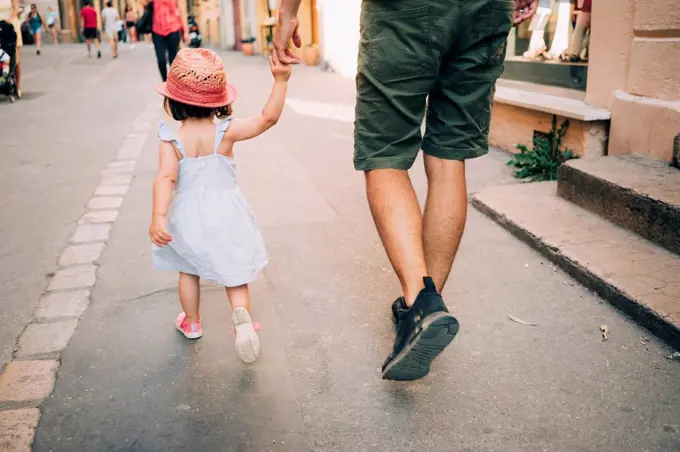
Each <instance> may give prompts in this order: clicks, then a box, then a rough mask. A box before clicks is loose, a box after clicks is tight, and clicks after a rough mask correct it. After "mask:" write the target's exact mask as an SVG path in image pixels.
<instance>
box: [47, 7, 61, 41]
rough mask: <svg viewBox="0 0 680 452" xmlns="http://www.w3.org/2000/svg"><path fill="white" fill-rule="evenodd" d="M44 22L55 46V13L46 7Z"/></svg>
mask: <svg viewBox="0 0 680 452" xmlns="http://www.w3.org/2000/svg"><path fill="white" fill-rule="evenodd" d="M45 22H46V23H47V31H48V32H49V33H50V35H51V36H52V42H54V43H55V44H57V43H58V42H59V40H58V39H57V12H56V11H55V10H54V9H52V7H51V6H48V7H47V14H45Z"/></svg>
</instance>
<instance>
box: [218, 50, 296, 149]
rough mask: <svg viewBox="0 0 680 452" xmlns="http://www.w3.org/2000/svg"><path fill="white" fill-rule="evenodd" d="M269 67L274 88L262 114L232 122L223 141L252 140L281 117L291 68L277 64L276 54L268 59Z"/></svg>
mask: <svg viewBox="0 0 680 452" xmlns="http://www.w3.org/2000/svg"><path fill="white" fill-rule="evenodd" d="M269 65H270V67H271V71H272V75H273V76H274V86H273V87H272V92H271V94H270V95H269V100H267V103H266V104H265V105H264V108H263V109H262V113H261V114H260V116H256V117H254V118H249V119H241V120H234V121H232V123H231V124H230V126H229V128H228V129H227V132H226V133H225V135H224V139H225V140H228V141H230V142H232V143H235V142H237V141H244V140H248V139H250V138H254V137H256V136H258V135H261V134H262V133H264V132H265V131H267V130H268V129H270V128H271V127H272V126H273V125H274V124H276V123H277V122H278V120H279V118H280V117H281V112H282V111H283V104H284V103H285V101H286V91H287V90H288V79H289V78H290V74H291V72H292V68H291V66H290V65H286V64H282V63H279V61H278V59H277V57H276V53H273V54H272V56H271V58H270V59H269Z"/></svg>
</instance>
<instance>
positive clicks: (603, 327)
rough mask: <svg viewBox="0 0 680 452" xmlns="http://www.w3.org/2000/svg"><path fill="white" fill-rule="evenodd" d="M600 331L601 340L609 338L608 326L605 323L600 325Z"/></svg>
mask: <svg viewBox="0 0 680 452" xmlns="http://www.w3.org/2000/svg"><path fill="white" fill-rule="evenodd" d="M600 331H602V340H603V341H606V340H607V339H608V338H609V327H608V326H607V325H600Z"/></svg>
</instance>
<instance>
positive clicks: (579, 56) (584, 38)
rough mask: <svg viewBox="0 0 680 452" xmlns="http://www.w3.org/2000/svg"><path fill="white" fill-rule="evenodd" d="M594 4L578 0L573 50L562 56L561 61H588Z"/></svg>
mask: <svg viewBox="0 0 680 452" xmlns="http://www.w3.org/2000/svg"><path fill="white" fill-rule="evenodd" d="M592 3H593V2H592V0H576V7H575V14H576V23H575V25H574V33H573V34H572V35H571V48H570V49H569V50H567V51H565V52H563V53H562V54H561V55H560V60H562V61H567V62H578V61H588V37H589V35H590V14H591V11H592V7H593V5H592Z"/></svg>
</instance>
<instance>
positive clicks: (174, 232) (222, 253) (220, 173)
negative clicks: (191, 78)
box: [152, 119, 267, 287]
mask: <svg viewBox="0 0 680 452" xmlns="http://www.w3.org/2000/svg"><path fill="white" fill-rule="evenodd" d="M216 127H217V132H216V133H215V145H214V150H213V154H212V155H208V156H205V157H195V158H189V157H187V156H186V153H185V151H184V147H183V146H182V143H181V142H180V141H179V139H178V138H177V137H176V136H175V134H174V133H173V132H172V130H170V129H169V128H168V127H167V126H166V125H165V124H164V123H163V122H162V121H161V124H160V126H159V129H158V136H159V138H160V139H161V140H163V141H168V142H171V143H173V144H174V146H175V147H176V148H177V150H178V151H179V152H180V153H181V154H182V157H183V158H182V159H181V160H180V162H179V175H178V178H177V183H176V184H175V193H174V197H173V200H172V203H171V205H170V209H169V210H168V215H167V228H168V232H169V233H170V235H171V236H172V242H170V244H169V245H166V246H164V247H157V246H156V245H153V249H152V251H153V260H154V266H155V268H156V269H158V270H174V271H180V272H183V273H187V274H190V275H197V276H199V277H200V278H201V279H204V280H209V281H215V282H217V283H218V284H221V285H224V286H227V287H234V286H240V285H242V284H246V283H249V282H251V281H253V280H254V279H255V277H256V275H257V273H258V272H259V271H260V270H262V268H264V266H265V265H267V253H266V251H265V248H264V242H263V241H262V235H261V233H260V229H259V227H258V225H257V222H256V221H255V217H253V214H252V212H251V210H250V207H249V206H248V204H247V203H246V200H245V198H244V197H243V193H242V192H241V190H240V189H239V187H238V185H237V184H236V167H235V165H234V159H232V158H229V157H225V156H223V155H220V154H218V153H217V148H218V147H219V145H220V143H221V142H222V138H223V137H224V133H225V132H226V130H227V128H228V127H229V120H228V119H227V120H224V121H222V122H221V123H220V124H219V125H217V126H216Z"/></svg>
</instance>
